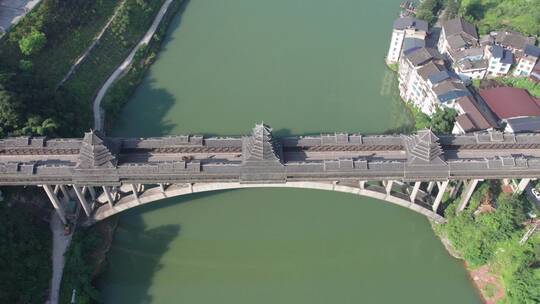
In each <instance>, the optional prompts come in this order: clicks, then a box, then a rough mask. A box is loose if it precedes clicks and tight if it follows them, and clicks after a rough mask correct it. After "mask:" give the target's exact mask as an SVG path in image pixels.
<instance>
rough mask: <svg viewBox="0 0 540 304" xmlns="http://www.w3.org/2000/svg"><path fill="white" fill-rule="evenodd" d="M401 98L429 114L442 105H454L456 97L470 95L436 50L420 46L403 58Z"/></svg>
mask: <svg viewBox="0 0 540 304" xmlns="http://www.w3.org/2000/svg"><path fill="white" fill-rule="evenodd" d="M399 91H400V95H401V98H402V99H403V100H405V101H406V102H410V103H412V104H413V105H414V106H415V107H417V108H419V109H420V110H421V111H422V112H423V113H426V114H427V115H430V116H431V115H433V113H434V112H435V111H436V110H437V108H439V107H441V106H446V107H453V106H454V102H455V100H457V99H458V98H460V97H462V96H467V95H470V92H469V90H467V88H466V87H465V86H464V85H463V83H461V81H460V80H459V79H456V78H455V77H452V76H451V74H450V72H449V71H448V70H447V69H446V68H445V66H444V62H443V60H442V59H441V58H440V55H439V54H437V51H436V50H434V49H426V48H422V49H418V50H415V51H412V52H411V53H409V54H406V55H404V56H402V57H401V60H400V64H399Z"/></svg>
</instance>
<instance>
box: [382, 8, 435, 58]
mask: <svg viewBox="0 0 540 304" xmlns="http://www.w3.org/2000/svg"><path fill="white" fill-rule="evenodd" d="M427 32H428V24H427V22H425V21H423V20H418V19H415V18H411V17H404V18H398V19H396V20H394V25H393V28H392V38H391V40H390V47H389V48H388V54H387V55H386V62H387V63H388V64H394V63H397V62H399V59H400V57H401V56H402V54H403V53H404V51H405V49H404V47H405V46H406V47H408V48H409V49H410V48H411V47H410V43H411V41H409V42H408V43H409V44H408V45H405V41H406V39H407V38H410V39H418V40H422V41H423V40H425V38H426V35H427ZM413 41H414V40H413ZM413 43H414V44H416V45H418V44H421V43H420V42H418V41H414V42H413ZM424 46H425V44H424Z"/></svg>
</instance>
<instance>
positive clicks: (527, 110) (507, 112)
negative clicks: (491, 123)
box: [480, 87, 540, 120]
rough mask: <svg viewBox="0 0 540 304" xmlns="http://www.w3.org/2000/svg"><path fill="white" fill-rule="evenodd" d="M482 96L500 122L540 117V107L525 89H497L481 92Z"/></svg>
mask: <svg viewBox="0 0 540 304" xmlns="http://www.w3.org/2000/svg"><path fill="white" fill-rule="evenodd" d="M480 96H482V99H483V100H484V101H485V102H486V104H487V106H488V107H489V108H490V109H491V111H492V112H493V113H494V114H495V116H497V118H498V119H499V120H502V119H508V118H513V117H522V116H540V106H539V105H538V101H537V100H536V99H534V98H533V97H532V96H531V95H529V92H527V90H525V89H518V88H512V87H496V88H490V89H484V90H480Z"/></svg>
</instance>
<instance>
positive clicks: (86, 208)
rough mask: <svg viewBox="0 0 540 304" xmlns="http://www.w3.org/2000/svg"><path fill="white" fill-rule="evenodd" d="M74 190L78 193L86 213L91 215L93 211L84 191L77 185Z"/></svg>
mask: <svg viewBox="0 0 540 304" xmlns="http://www.w3.org/2000/svg"><path fill="white" fill-rule="evenodd" d="M73 191H75V194H76V195H77V198H78V199H79V203H81V206H82V208H83V210H84V213H85V214H86V216H88V217H90V213H91V212H92V210H91V209H90V206H89V205H88V203H87V202H86V198H85V197H84V193H83V192H82V191H81V190H80V189H79V187H78V186H76V185H73Z"/></svg>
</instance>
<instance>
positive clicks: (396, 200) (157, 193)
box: [86, 181, 446, 225]
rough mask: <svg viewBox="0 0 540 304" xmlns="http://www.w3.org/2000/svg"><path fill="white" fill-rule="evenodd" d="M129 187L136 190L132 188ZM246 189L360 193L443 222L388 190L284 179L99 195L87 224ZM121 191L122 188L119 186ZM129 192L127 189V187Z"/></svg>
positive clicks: (183, 186) (198, 184) (182, 185)
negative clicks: (112, 197) (111, 198)
mask: <svg viewBox="0 0 540 304" xmlns="http://www.w3.org/2000/svg"><path fill="white" fill-rule="evenodd" d="M124 186H130V188H129V189H132V188H133V189H135V187H131V185H124ZM248 188H300V189H315V190H327V191H337V192H344V193H350V194H356V195H361V196H365V197H370V198H375V199H378V200H382V201H386V202H389V203H392V204H395V205H398V206H401V207H404V208H407V209H410V210H412V211H414V212H417V213H420V214H422V215H424V216H426V217H428V218H429V219H431V220H433V221H435V222H436V223H445V222H446V219H445V218H444V217H442V216H441V215H439V214H437V213H436V212H434V211H433V210H431V209H429V208H426V207H424V206H421V205H419V204H416V203H413V202H411V201H410V200H407V199H404V198H400V197H398V196H396V195H391V194H390V193H383V192H380V191H374V190H369V189H366V188H361V187H360V186H354V185H344V184H339V183H325V182H310V181H308V182H286V183H276V184H272V183H247V184H244V183H239V182H214V183H194V184H172V185H169V186H168V187H166V188H164V187H161V186H160V187H152V188H149V189H144V190H142V191H141V192H140V193H139V194H137V195H135V194H134V193H133V192H132V191H131V192H132V194H129V195H125V196H123V197H121V198H120V199H119V200H118V201H116V203H115V204H114V206H113V207H112V208H111V206H110V205H109V204H105V202H106V200H107V198H106V197H105V195H101V196H100V197H99V198H98V202H102V203H104V204H103V205H101V206H99V207H98V208H96V210H95V211H94V213H93V214H92V215H91V217H90V218H89V220H88V221H87V223H86V225H92V224H93V223H95V222H98V221H101V220H104V219H106V218H108V217H111V216H113V215H115V214H118V213H120V212H122V211H125V210H128V209H131V208H134V207H137V206H141V205H145V204H148V203H152V202H156V201H160V200H162V199H166V198H173V197H177V196H183V195H189V194H192V193H202V192H211V191H220V190H231V189H248ZM121 191H122V192H123V190H122V189H121ZM128 192H129V190H128Z"/></svg>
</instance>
